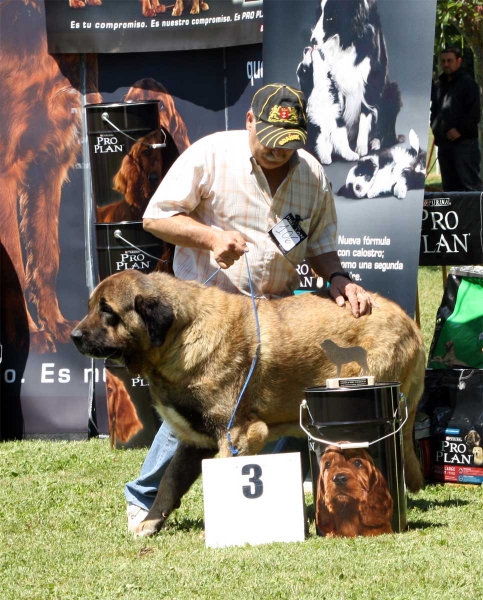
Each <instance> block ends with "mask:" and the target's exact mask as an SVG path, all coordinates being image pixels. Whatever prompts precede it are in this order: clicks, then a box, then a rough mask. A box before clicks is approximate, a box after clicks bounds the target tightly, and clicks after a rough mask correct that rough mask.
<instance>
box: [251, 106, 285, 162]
mask: <svg viewBox="0 0 483 600" xmlns="http://www.w3.org/2000/svg"><path fill="white" fill-rule="evenodd" d="M255 122H256V119H255V115H254V114H253V113H252V112H251V111H249V112H248V113H247V121H246V126H247V129H248V132H249V133H248V143H249V145H250V150H251V153H252V156H253V158H254V159H255V160H256V161H257V163H258V164H259V165H260V166H261V167H262V169H276V168H278V167H281V166H282V165H284V164H285V163H286V162H288V161H289V160H290V157H291V156H292V154H293V153H294V152H295V150H288V149H286V150H284V149H283V148H267V147H266V146H263V145H262V144H260V142H259V141H258V138H257V134H256V130H255Z"/></svg>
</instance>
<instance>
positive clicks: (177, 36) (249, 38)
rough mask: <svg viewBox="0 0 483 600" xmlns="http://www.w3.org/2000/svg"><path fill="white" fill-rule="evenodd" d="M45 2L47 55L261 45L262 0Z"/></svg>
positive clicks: (51, 0)
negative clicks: (165, 2)
mask: <svg viewBox="0 0 483 600" xmlns="http://www.w3.org/2000/svg"><path fill="white" fill-rule="evenodd" d="M45 1H46V11H47V32H48V41H49V52H76V53H77V52H95V53H100V52H114V53H119V52H153V51H158V50H167V51H173V50H197V49H202V48H221V47H228V46H237V45H247V44H255V43H259V42H261V41H262V29H263V25H262V23H263V11H262V4H263V3H262V0H209V2H205V1H204V0H200V1H199V2H198V1H194V0H176V1H174V0H173V2H172V3H170V4H169V5H166V4H163V3H161V2H159V0H102V1H101V0H86V2H84V1H83V0H70V1H69V0H45ZM197 6H199V8H198V9H197Z"/></svg>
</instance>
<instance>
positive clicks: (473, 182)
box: [431, 48, 483, 192]
mask: <svg viewBox="0 0 483 600" xmlns="http://www.w3.org/2000/svg"><path fill="white" fill-rule="evenodd" d="M462 60H463V59H462V56H461V51H460V50H459V49H458V48H446V49H445V50H443V51H442V52H441V65H442V68H443V73H442V74H441V75H440V76H439V78H438V80H437V81H436V82H435V83H433V87H432V91H431V129H432V131H433V135H434V143H435V144H436V146H438V161H439V165H440V168H441V178H442V184H443V190H444V191H445V192H463V191H482V190H483V185H482V181H481V177H480V148H479V143H478V123H479V122H480V117H481V114H480V90H479V87H478V85H477V83H476V82H475V81H474V80H473V79H472V78H471V77H470V75H468V74H467V73H465V71H464V70H463V69H462V68H461V63H462Z"/></svg>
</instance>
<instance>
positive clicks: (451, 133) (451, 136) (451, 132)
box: [446, 127, 461, 142]
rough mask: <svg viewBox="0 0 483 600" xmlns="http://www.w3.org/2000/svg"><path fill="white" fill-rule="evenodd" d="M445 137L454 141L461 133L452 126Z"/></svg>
mask: <svg viewBox="0 0 483 600" xmlns="http://www.w3.org/2000/svg"><path fill="white" fill-rule="evenodd" d="M446 137H447V138H448V140H449V141H450V142H454V141H455V140H457V139H458V138H460V137H461V133H460V132H459V131H458V130H457V129H455V128H454V127H452V128H451V129H449V130H448V131H447V133H446Z"/></svg>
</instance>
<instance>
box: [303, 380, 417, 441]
mask: <svg viewBox="0 0 483 600" xmlns="http://www.w3.org/2000/svg"><path fill="white" fill-rule="evenodd" d="M399 395H400V397H401V398H400V402H401V400H402V401H403V402H404V412H405V416H404V421H403V422H402V423H401V424H400V425H399V427H398V428H397V429H396V431H393V432H392V433H388V434H387V435H383V436H382V437H380V438H378V439H377V440H373V441H372V442H331V441H330V440H324V439H322V438H316V437H314V436H313V435H312V434H311V433H310V431H307V429H305V427H304V425H303V420H302V411H303V410H304V409H305V410H306V411H307V412H308V413H309V416H310V418H311V419H312V422H313V420H314V419H313V418H312V415H311V414H310V409H309V407H308V404H307V400H305V399H304V400H302V403H301V404H300V427H301V428H302V430H303V431H305V433H306V434H307V435H308V437H309V438H310V439H312V440H314V441H315V442H319V443H321V444H326V445H328V446H337V447H338V448H340V449H341V450H346V449H348V448H369V446H372V445H373V444H377V443H378V442H381V441H382V440H385V439H386V438H388V437H391V436H392V435H396V433H399V432H400V431H401V429H402V428H403V426H404V424H405V423H406V421H407V420H408V402H407V399H406V396H405V395H404V394H403V393H402V392H399Z"/></svg>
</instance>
